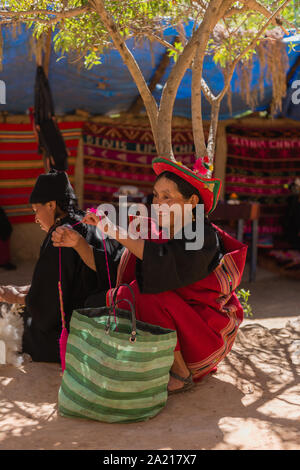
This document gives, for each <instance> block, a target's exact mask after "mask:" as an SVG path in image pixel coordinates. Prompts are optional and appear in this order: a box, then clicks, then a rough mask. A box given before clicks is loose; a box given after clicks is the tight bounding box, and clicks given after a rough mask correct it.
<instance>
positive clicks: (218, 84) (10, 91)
mask: <svg viewBox="0 0 300 470" xmlns="http://www.w3.org/2000/svg"><path fill="white" fill-rule="evenodd" d="M191 28H192V24H190V25H188V26H187V28H186V33H187V35H189V34H190V32H191ZM165 34H166V38H167V39H168V40H169V41H172V39H173V38H174V37H175V34H176V32H175V31H174V30H172V29H169V30H167V31H166V33H165ZM3 35H4V51H3V57H4V59H3V70H2V71H1V72H0V80H3V81H4V83H5V85H6V104H0V111H8V112H9V113H25V112H26V111H27V110H28V108H29V107H30V106H32V105H33V92H34V81H35V73H36V64H35V59H34V58H33V59H31V60H30V58H29V38H30V36H31V33H30V32H29V31H27V30H25V28H23V29H22V31H21V33H20V34H18V35H17V36H16V38H14V37H13V36H12V33H11V32H10V31H9V30H8V29H5V28H3ZM290 41H292V42H293V44H294V45H295V47H294V48H293V49H291V48H290V47H289V45H288V42H290ZM285 42H287V50H288V52H289V53H288V57H289V66H290V67H291V66H292V65H293V64H294V63H295V61H296V60H297V57H298V56H299V55H300V37H299V36H294V37H291V38H286V39H285ZM128 44H129V47H130V48H132V49H134V55H135V58H136V60H137V62H138V64H139V65H140V67H141V69H142V71H143V73H144V76H145V78H146V80H148V81H150V79H151V77H152V75H153V73H154V70H155V68H156V67H157V66H158V64H159V63H160V60H161V58H162V55H163V54H164V52H165V49H164V48H163V46H161V45H160V44H155V45H153V49H152V51H151V52H150V50H149V46H148V45H147V44H146V43H145V45H144V46H143V47H141V46H135V45H134V42H133V41H131V42H129V43H128ZM57 59H58V56H57V55H56V54H55V52H54V51H53V50H52V53H51V59H50V67H49V80H50V86H51V90H52V93H53V98H54V104H55V111H56V113H57V114H60V113H72V112H74V110H75V109H84V110H86V111H88V112H90V113H92V114H115V113H118V112H121V111H127V110H128V108H129V107H130V105H131V104H132V103H133V102H134V100H135V99H136V97H137V96H138V91H137V88H136V86H135V84H134V82H133V81H132V78H131V76H130V74H129V72H128V70H127V68H126V66H125V65H124V64H123V62H122V60H121V58H120V55H119V53H118V52H117V51H114V50H112V51H108V52H107V53H106V54H105V55H103V56H102V62H103V63H102V64H101V65H97V66H94V67H93V68H92V69H91V70H87V69H85V68H84V67H81V68H79V67H78V65H76V64H74V63H73V64H72V63H70V61H69V60H68V58H67V57H66V58H63V59H61V60H59V61H57ZM170 67H171V65H170V66H169V67H168V69H167V71H166V73H165V75H164V77H163V79H162V80H161V83H160V84H158V85H157V87H156V89H155V91H154V96H155V98H156V99H159V98H160V94H161V90H162V87H163V85H164V83H165V79H166V77H167V76H168V74H169V72H170ZM259 72H260V70H259V63H258V59H257V58H256V57H255V59H254V69H253V79H252V87H253V88H254V87H257V83H258V77H259ZM191 76H192V72H191V70H188V71H187V72H186V74H185V76H184V78H183V80H182V83H181V86H180V88H179V90H178V94H177V98H176V103H175V108H174V115H177V116H182V117H186V118H190V117H191ZM298 77H299V78H298ZM204 78H205V79H206V81H207V82H208V84H209V85H210V86H211V88H212V90H213V92H214V93H217V92H218V91H220V90H221V89H222V85H223V75H222V72H221V70H220V68H219V67H218V66H216V65H215V64H214V62H213V61H212V58H211V57H206V58H205V62H204ZM296 79H300V68H299V69H298V71H296V73H295V75H294V78H293V80H296ZM290 86H291V82H290ZM293 92H295V90H294V89H291V88H290V89H289V91H288V94H287V98H286V100H284V106H283V115H284V116H287V117H290V118H292V119H297V120H300V104H293V103H292V100H291V96H292V93H293ZM299 95H300V94H299ZM271 97H272V86H271V84H270V83H268V82H266V80H265V82H264V98H263V99H262V100H260V101H259V103H258V106H257V108H256V110H259V111H262V110H267V109H268V108H269V105H270V101H271ZM248 109H249V106H247V104H246V103H245V102H244V101H243V99H242V98H241V94H240V89H239V79H238V75H237V73H236V72H235V74H234V76H233V78H232V114H231V113H230V111H229V109H228V106H227V99H226V96H225V98H224V99H223V102H222V105H221V111H220V119H228V118H231V117H235V116H238V115H240V114H242V113H244V112H245V111H247V110H248ZM203 113H204V119H209V117H210V106H209V104H208V103H207V101H206V100H205V99H204V98H203Z"/></svg>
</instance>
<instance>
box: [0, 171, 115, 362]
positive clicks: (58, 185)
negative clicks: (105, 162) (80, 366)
mask: <svg viewBox="0 0 300 470" xmlns="http://www.w3.org/2000/svg"><path fill="white" fill-rule="evenodd" d="M30 203H31V204H32V208H33V211H34V213H35V222H36V223H38V224H39V225H40V227H41V229H42V230H44V231H45V232H46V233H47V235H46V238H45V240H44V242H43V244H42V246H41V250H40V256H39V259H38V261H37V264H36V266H35V270H34V273H33V278H32V282H31V285H30V286H22V287H17V286H3V287H0V302H1V301H2V302H8V303H18V304H23V305H25V310H24V315H23V317H24V334H23V351H22V352H23V353H27V354H29V355H30V356H31V358H32V359H33V361H38V362H59V361H60V357H59V337H60V333H61V328H62V326H61V312H60V303H59V292H58V281H59V250H58V249H57V248H55V247H54V246H53V243H52V241H51V234H52V232H53V230H55V229H56V228H57V227H58V226H60V225H69V226H74V230H76V231H77V232H79V233H80V235H82V236H83V237H84V238H85V239H86V241H87V242H88V243H89V245H92V246H97V249H98V250H99V249H100V250H101V247H102V241H101V239H100V238H98V236H97V235H96V231H95V228H94V227H91V226H87V225H85V224H82V223H80V220H81V219H82V217H83V215H84V214H83V212H81V211H80V210H79V209H78V206H77V200H76V196H75V194H74V191H73V189H72V186H71V184H70V182H69V179H68V177H67V175H66V173H64V172H56V171H53V170H52V171H51V172H50V173H48V174H43V175H40V176H39V177H38V179H37V181H36V184H35V187H34V188H33V191H32V193H31V196H30ZM75 224H76V225H75ZM118 250H120V245H118V244H117V243H115V242H114V241H112V243H110V244H108V245H107V251H108V254H109V256H110V260H111V272H112V274H111V275H112V276H113V275H114V272H116V268H114V266H117V263H118V256H119V251H118ZM120 254H121V252H120ZM114 257H116V259H117V261H116V264H115V263H114ZM98 260H99V262H101V257H100V258H99V257H98ZM61 262H62V264H61V266H62V268H61V282H62V291H63V301H64V311H65V315H66V324H67V327H68V325H69V322H70V318H71V314H72V311H73V310H74V309H75V308H79V307H83V306H84V301H85V299H86V297H87V296H88V295H90V294H92V293H93V292H94V291H95V290H97V289H99V286H101V290H102V289H103V286H106V287H108V285H107V276H106V275H105V273H106V266H105V260H104V255H103V269H101V266H99V268H98V273H100V274H96V273H95V272H94V271H92V270H91V269H89V268H88V267H87V266H86V265H85V264H84V263H83V262H82V261H81V259H80V257H79V255H78V254H77V253H76V251H75V250H68V249H66V248H62V249H61ZM101 272H103V273H104V275H103V278H102V276H101Z"/></svg>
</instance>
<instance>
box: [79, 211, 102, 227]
mask: <svg viewBox="0 0 300 470" xmlns="http://www.w3.org/2000/svg"><path fill="white" fill-rule="evenodd" d="M99 221H100V217H98V216H97V214H95V213H94V212H91V211H89V210H87V211H86V214H85V216H84V217H83V219H82V221H81V222H82V223H83V224H87V225H94V226H96V225H97V224H98V223H99Z"/></svg>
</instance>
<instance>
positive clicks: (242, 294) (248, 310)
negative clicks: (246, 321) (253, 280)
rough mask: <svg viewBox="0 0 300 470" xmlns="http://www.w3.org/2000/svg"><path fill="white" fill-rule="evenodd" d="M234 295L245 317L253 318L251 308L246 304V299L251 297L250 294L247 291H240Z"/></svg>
mask: <svg viewBox="0 0 300 470" xmlns="http://www.w3.org/2000/svg"><path fill="white" fill-rule="evenodd" d="M236 295H237V297H238V299H239V301H240V302H241V305H242V307H243V309H244V314H245V317H253V311H252V307H251V305H250V304H249V303H248V299H249V297H250V295H251V292H250V291H249V290H245V289H240V290H238V291H237V292H236Z"/></svg>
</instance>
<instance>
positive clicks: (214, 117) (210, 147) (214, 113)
mask: <svg viewBox="0 0 300 470" xmlns="http://www.w3.org/2000/svg"><path fill="white" fill-rule="evenodd" d="M220 104H221V102H220V100H216V101H214V102H213V103H212V106H211V118H210V126H209V134H208V142H207V155H208V158H209V165H210V166H211V167H213V164H214V159H215V149H216V137H217V130H218V120H219V113H220ZM211 175H212V169H211V168H210V169H209V170H208V171H207V177H208V178H210V177H211Z"/></svg>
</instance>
